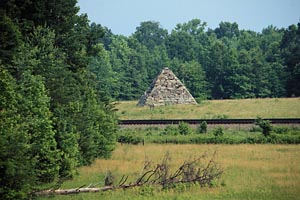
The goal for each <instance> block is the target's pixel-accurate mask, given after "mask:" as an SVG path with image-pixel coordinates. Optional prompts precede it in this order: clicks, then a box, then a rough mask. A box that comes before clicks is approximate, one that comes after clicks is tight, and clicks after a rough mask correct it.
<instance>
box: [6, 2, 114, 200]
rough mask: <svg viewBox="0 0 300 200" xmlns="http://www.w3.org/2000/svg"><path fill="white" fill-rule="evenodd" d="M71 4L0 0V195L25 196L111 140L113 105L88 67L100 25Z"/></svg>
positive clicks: (66, 174)
mask: <svg viewBox="0 0 300 200" xmlns="http://www.w3.org/2000/svg"><path fill="white" fill-rule="evenodd" d="M76 3H77V1H76V0H68V1H65V0H56V1H44V0H34V1H14V0H3V1H1V3H0V91H1V92H0V185H1V186H0V199H28V198H29V196H30V193H31V192H32V191H34V190H38V189H42V188H43V187H46V185H47V186H48V187H49V186H50V187H53V185H52V186H51V184H55V183H60V182H61V181H63V180H65V179H68V178H71V177H72V176H73V175H74V173H76V168H77V167H78V166H81V165H88V164H91V163H92V162H93V160H95V159H96V158H98V157H109V156H110V154H111V152H112V150H113V149H114V147H115V143H116V139H115V132H116V128H117V126H116V125H117V123H116V117H115V114H114V107H113V105H112V104H111V103H110V102H109V101H108V100H107V99H105V98H104V96H103V95H102V94H100V93H99V90H98V89H97V87H98V86H99V85H97V81H96V80H97V78H96V77H97V76H96V74H94V73H93V72H91V71H90V68H89V63H91V62H92V60H93V59H92V58H91V57H92V56H93V55H94V54H95V55H98V54H102V52H101V49H99V48H98V49H97V47H96V46H95V47H94V45H95V42H96V40H97V39H99V38H101V37H102V36H103V31H102V29H101V31H99V32H97V31H93V27H92V26H90V25H89V22H88V18H87V16H86V15H81V16H78V15H77V12H78V10H79V8H78V7H76ZM49 184H50V185H49Z"/></svg>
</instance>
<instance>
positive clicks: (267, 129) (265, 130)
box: [255, 118, 273, 137]
mask: <svg viewBox="0 0 300 200" xmlns="http://www.w3.org/2000/svg"><path fill="white" fill-rule="evenodd" d="M255 124H256V125H257V126H259V127H260V128H261V129H262V134H263V135H264V136H265V137H267V136H270V134H271V131H272V128H273V127H272V125H271V122H270V121H268V120H263V119H262V118H257V119H256V122H255Z"/></svg>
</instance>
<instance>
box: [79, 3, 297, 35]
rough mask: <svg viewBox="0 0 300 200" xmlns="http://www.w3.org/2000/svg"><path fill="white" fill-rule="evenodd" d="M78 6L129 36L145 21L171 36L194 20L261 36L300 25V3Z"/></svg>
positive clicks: (210, 26) (116, 31) (115, 32)
mask: <svg viewBox="0 0 300 200" xmlns="http://www.w3.org/2000/svg"><path fill="white" fill-rule="evenodd" d="M78 6H79V7H80V13H87V14H88V16H89V19H90V21H91V22H96V23H97V24H101V25H102V26H106V27H108V28H109V29H111V30H112V32H113V33H114V34H122V35H126V36H129V35H131V34H132V33H133V32H135V30H136V27H138V26H139V25H140V23H141V22H143V21H157V22H159V23H160V25H161V26H162V28H165V29H168V31H169V32H170V31H171V30H172V29H173V28H174V27H175V26H176V24H178V23H183V22H188V21H189V20H191V19H194V18H198V19H200V20H201V21H204V22H207V25H208V27H209V28H216V27H217V26H218V25H219V23H220V22H221V21H227V22H237V23H238V25H239V28H240V29H247V30H253V31H257V32H261V30H262V29H263V28H266V27H267V26H269V25H273V26H276V27H278V28H282V27H284V28H287V27H288V26H289V25H291V24H297V23H298V22H299V21H300V0H247V1H246V0H78Z"/></svg>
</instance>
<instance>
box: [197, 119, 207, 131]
mask: <svg viewBox="0 0 300 200" xmlns="http://www.w3.org/2000/svg"><path fill="white" fill-rule="evenodd" d="M197 132H198V133H200V134H201V133H206V132H207V123H206V121H203V122H201V124H200V125H199V127H198V130H197Z"/></svg>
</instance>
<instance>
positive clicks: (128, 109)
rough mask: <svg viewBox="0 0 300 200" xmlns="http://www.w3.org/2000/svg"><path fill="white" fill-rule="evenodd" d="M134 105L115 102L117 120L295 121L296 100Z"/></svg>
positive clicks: (298, 104)
mask: <svg viewBox="0 0 300 200" xmlns="http://www.w3.org/2000/svg"><path fill="white" fill-rule="evenodd" d="M136 104H137V101H122V102H118V103H117V106H116V108H117V109H118V112H117V114H118V116H119V118H120V119H220V118H235V119H237V118H257V117H262V118H299V117H300V98H273V99H272V98H267V99H239V100H205V101H202V102H201V103H200V104H198V105H168V106H160V107H155V109H154V110H150V108H149V107H147V106H145V107H137V106H136Z"/></svg>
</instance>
